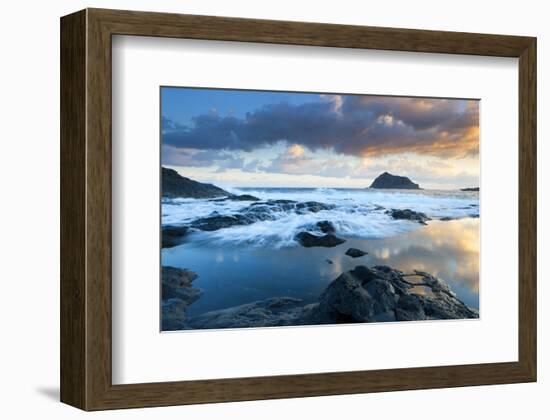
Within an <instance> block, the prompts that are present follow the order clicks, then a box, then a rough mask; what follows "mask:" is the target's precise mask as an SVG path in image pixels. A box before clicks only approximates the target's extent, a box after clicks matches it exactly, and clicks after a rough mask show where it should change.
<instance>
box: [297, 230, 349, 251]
mask: <svg viewBox="0 0 550 420" xmlns="http://www.w3.org/2000/svg"><path fill="white" fill-rule="evenodd" d="M296 240H297V241H298V242H299V243H300V245H302V246H303V247H306V248H311V247H314V246H323V247H326V248H332V247H335V246H337V245H340V244H343V243H344V242H346V240H345V239H341V238H338V237H337V236H335V235H334V234H332V233H327V234H326V235H323V236H317V235H313V234H312V233H309V232H300V233H298V234H297V235H296Z"/></svg>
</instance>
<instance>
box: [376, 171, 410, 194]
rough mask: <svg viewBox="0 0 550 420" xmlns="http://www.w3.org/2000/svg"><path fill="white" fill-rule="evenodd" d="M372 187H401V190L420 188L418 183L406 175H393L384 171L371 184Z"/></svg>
mask: <svg viewBox="0 0 550 420" xmlns="http://www.w3.org/2000/svg"><path fill="white" fill-rule="evenodd" d="M370 188H385V189H400V190H418V189H420V187H419V185H418V184H415V183H414V182H412V181H411V180H410V179H409V178H407V177H406V176H398V175H392V174H390V173H388V172H384V173H383V174H381V175H379V176H378V177H377V178H376V179H375V180H374V181H373V182H372V184H371V185H370Z"/></svg>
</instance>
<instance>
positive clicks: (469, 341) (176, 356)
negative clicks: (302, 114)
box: [113, 37, 518, 383]
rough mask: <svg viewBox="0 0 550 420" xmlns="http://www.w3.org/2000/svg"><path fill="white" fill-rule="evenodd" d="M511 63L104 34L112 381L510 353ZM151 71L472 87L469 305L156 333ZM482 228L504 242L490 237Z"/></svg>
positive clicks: (309, 87) (229, 78)
mask: <svg viewBox="0 0 550 420" xmlns="http://www.w3.org/2000/svg"><path fill="white" fill-rule="evenodd" d="M517 66H518V65H517V60H516V59H509V58H495V57H471V56H453V55H441V54H414V53H402V52H401V53H400V52H388V51H358V50H342V49H335V48H330V49H327V48H311V47H300V46H281V45H271V46H265V45H261V44H246V43H227V42H217V43H213V42H211V41H196V40H188V41H182V40H167V39H163V38H156V39H155V38H144V37H116V38H115V41H114V45H113V165H114V166H113V381H114V383H141V382H162V381H176V380H183V379H187V380H189V379H213V378H223V377H227V378H229V377H239V376H240V377H248V376H261V375H285V374H295V373H318V372H336V371H340V372H342V371H350V370H367V369H383V368H404V367H418V366H437V365H451V364H467V363H489V362H509V361H516V360H517V276H516V275H513V274H512V275H511V273H516V272H517V255H518V248H517V163H518V153H517V132H518V126H517V119H518V118H517V103H518V97H517V80H518V79H517V78H518V73H517ZM221 68H223V71H220V69H221ZM136 69H139V71H136ZM275 69H276V75H277V77H273V76H274V74H275V73H274V71H275ZM342 69H345V72H344V73H345V76H344V77H342V76H340V75H342ZM449 81H452V83H449ZM162 85H170V86H209V87H229V88H231V87H233V88H247V89H254V88H262V89H270V90H300V89H301V90H304V91H310V92H347V93H370V94H390V95H413V96H420V95H425V96H439V97H454V98H481V104H480V108H481V121H480V128H481V133H480V137H481V144H480V148H481V168H482V174H481V185H480V186H481V203H480V206H481V238H482V240H481V255H482V259H481V282H480V286H481V287H480V296H481V299H480V300H481V302H480V303H481V306H480V308H481V319H479V320H474V321H472V320H460V321H459V320H456V321H445V322H441V321H439V322H407V323H389V324H388V323H385V324H378V325H372V324H370V325H346V326H310V327H300V328H261V329H254V330H252V329H240V330H237V331H229V330H224V331H194V332H189V331H188V332H179V333H170V334H168V333H165V334H159V333H158V326H159V324H160V322H159V307H158V302H159V300H160V297H159V291H160V288H159V281H158V278H159V252H158V250H159V241H158V221H159V205H158V197H159V195H160V192H159V185H160V182H159V178H158V174H159V167H158V165H159V159H160V158H159V138H158V133H159V118H158V110H159V86H162ZM495 152H496V153H498V154H499V159H498V160H496V159H494V153H495ZM501 165H502V166H504V167H506V168H508V170H507V171H504V172H502V171H500V167H501ZM502 226H506V227H507V228H506V229H502ZM495 238H498V239H497V241H498V242H499V243H509V244H510V246H508V247H505V248H499V247H495ZM502 261H507V264H506V265H503V264H502ZM199 274H200V273H199ZM219 349H223V352H222V353H220V351H219ZM344 349H345V350H344ZM405 349H406V351H404V350H405ZM343 350H344V353H345V354H347V355H348V356H347V357H343ZM348 352H349V353H348ZM182 354H185V356H184V357H183V360H182ZM158 355H162V357H158ZM190 361H194V362H193V363H190Z"/></svg>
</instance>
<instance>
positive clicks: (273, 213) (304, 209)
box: [188, 196, 334, 246]
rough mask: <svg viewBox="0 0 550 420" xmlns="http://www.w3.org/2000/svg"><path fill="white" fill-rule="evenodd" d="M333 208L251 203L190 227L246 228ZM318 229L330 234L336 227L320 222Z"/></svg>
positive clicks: (313, 203)
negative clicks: (285, 215) (283, 215)
mask: <svg viewBox="0 0 550 420" xmlns="http://www.w3.org/2000/svg"><path fill="white" fill-rule="evenodd" d="M250 197H252V196H250ZM227 199H233V197H228V198H224V199H222V200H227ZM245 201H249V200H245ZM332 208H334V206H332V205H329V204H325V203H318V202H316V201H308V202H304V203H299V202H296V201H292V200H269V201H258V202H254V203H251V204H250V205H249V206H247V207H246V208H244V209H242V210H241V211H240V212H239V213H235V214H231V215H219V214H216V213H212V214H211V215H210V216H207V217H201V218H199V219H196V220H193V221H192V222H191V223H189V225H188V226H189V227H192V228H194V229H199V230H205V231H214V230H219V229H224V228H228V227H232V226H245V225H250V224H252V223H255V222H261V221H266V220H276V219H277V218H278V216H277V213H280V212H295V213H297V214H306V213H309V212H312V213H317V212H319V211H321V210H329V209H332ZM318 227H319V229H321V230H322V229H328V230H327V231H326V232H327V233H328V232H330V230H331V229H334V226H332V224H331V223H330V222H328V221H323V222H319V224H318ZM322 231H323V230H322ZM323 232H324V231H323ZM331 246H333V245H331Z"/></svg>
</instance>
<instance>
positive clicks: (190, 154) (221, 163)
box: [161, 145, 244, 172]
mask: <svg viewBox="0 0 550 420" xmlns="http://www.w3.org/2000/svg"><path fill="white" fill-rule="evenodd" d="M161 160H162V164H163V165H168V166H185V167H195V168H207V167H211V166H216V167H217V171H218V172H223V171H225V170H227V169H233V168H241V167H243V165H244V159H243V158H242V157H239V156H235V154H234V153H230V152H227V151H225V150H221V151H219V150H197V149H190V148H182V149H180V148H177V147H174V146H169V145H168V146H164V145H163V147H162V156H161Z"/></svg>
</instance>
